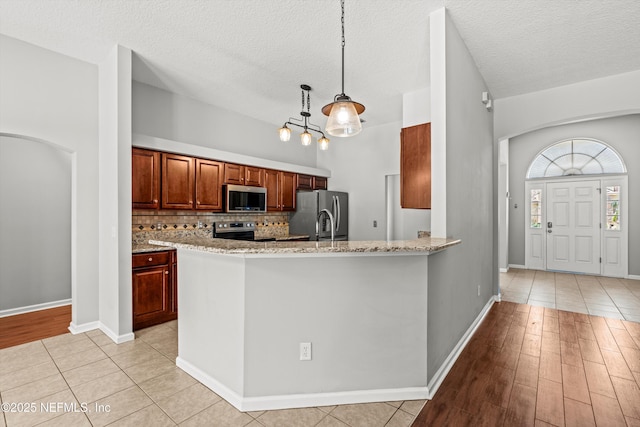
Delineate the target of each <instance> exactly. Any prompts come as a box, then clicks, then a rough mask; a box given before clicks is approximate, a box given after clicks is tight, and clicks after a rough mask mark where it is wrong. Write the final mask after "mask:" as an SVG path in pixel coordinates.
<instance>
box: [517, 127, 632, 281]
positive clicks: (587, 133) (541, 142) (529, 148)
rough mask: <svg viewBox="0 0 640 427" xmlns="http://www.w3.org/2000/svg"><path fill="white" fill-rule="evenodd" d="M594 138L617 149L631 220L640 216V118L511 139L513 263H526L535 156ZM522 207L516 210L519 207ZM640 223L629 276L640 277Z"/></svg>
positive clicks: (630, 234) (543, 130)
mask: <svg viewBox="0 0 640 427" xmlns="http://www.w3.org/2000/svg"><path fill="white" fill-rule="evenodd" d="M580 137H584V138H594V139H598V140H601V141H603V142H605V143H607V144H609V145H610V146H611V147H613V148H614V149H615V150H616V151H617V152H618V153H619V154H620V156H621V157H622V159H623V160H624V162H625V164H626V166H627V170H628V172H629V218H632V219H635V218H638V217H639V215H640V192H638V188H637V183H639V182H640V115H638V114H634V115H627V116H621V117H614V118H608V119H600V120H592V121H587V122H580V123H572V124H567V125H562V126H554V127H548V128H545V129H541V130H537V131H534V132H529V133H525V134H523V135H520V136H517V137H515V138H511V139H510V140H509V191H510V194H511V200H510V203H509V264H512V265H524V263H525V241H524V240H525V218H524V213H525V204H524V203H525V200H524V183H525V176H526V174H527V169H528V168H529V165H530V163H531V161H532V160H533V159H534V158H535V156H536V155H537V154H538V153H539V152H540V151H541V150H543V149H544V148H546V147H547V146H549V145H551V144H553V143H555V142H558V141H562V140H565V139H570V138H580ZM516 204H517V205H518V207H517V208H515V205H516ZM638 259H640V223H638V222H637V221H633V220H631V221H629V274H634V275H640V264H638V263H637V262H633V260H638Z"/></svg>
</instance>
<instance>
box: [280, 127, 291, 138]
mask: <svg viewBox="0 0 640 427" xmlns="http://www.w3.org/2000/svg"><path fill="white" fill-rule="evenodd" d="M278 132H279V133H280V141H282V142H287V141H288V140H289V139H290V138H291V129H289V128H288V127H287V125H284V126H282V127H281V128H280V129H278Z"/></svg>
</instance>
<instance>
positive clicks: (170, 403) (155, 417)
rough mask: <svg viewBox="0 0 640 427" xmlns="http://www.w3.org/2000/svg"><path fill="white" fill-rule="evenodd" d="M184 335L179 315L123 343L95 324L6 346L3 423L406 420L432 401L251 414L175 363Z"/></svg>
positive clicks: (1, 380)
mask: <svg viewBox="0 0 640 427" xmlns="http://www.w3.org/2000/svg"><path fill="white" fill-rule="evenodd" d="M177 336H178V334H177V322H175V321H174V322H168V323H165V324H162V325H158V326H154V327H151V328H147V329H143V330H141V331H138V332H137V333H136V338H137V339H136V340H134V341H130V342H127V343H123V344H119V345H116V344H114V343H113V342H112V341H111V340H110V339H109V338H108V337H107V336H106V335H104V334H103V333H102V332H101V331H99V330H95V331H90V332H87V333H84V334H78V335H71V334H64V335H59V336H56V337H52V338H47V339H44V340H41V341H34V342H31V343H28V344H23V345H19V346H15V347H10V348H6V349H3V350H0V400H1V403H2V405H3V409H6V405H9V409H14V410H15V412H12V411H11V410H10V411H3V413H0V427H5V426H9V427H13V426H32V425H41V426H65V427H67V426H105V425H110V426H136V427H138V426H154V427H155V426H175V425H181V426H248V427H263V426H278V427H286V426H301V427H302V426H303V427H307V426H320V427H332V426H343V427H344V426H351V427H358V426H366V427H370V426H393V427H402V426H405V427H406V426H409V425H411V423H412V422H413V420H414V419H415V417H416V415H417V414H418V413H419V412H420V410H421V409H422V406H423V405H424V403H425V401H424V400H419V401H418V400H416V401H404V402H402V401H400V402H384V403H366V404H358V405H341V406H328V407H318V408H305V409H290V410H280V411H259V412H244V413H243V412H240V411H238V410H236V409H235V408H234V407H233V406H231V405H230V404H228V403H227V402H226V401H225V400H224V399H222V398H220V396H218V395H217V394H215V393H214V392H212V391H211V390H209V389H208V388H206V387H205V386H203V385H202V384H200V383H199V382H198V381H196V380H195V379H193V378H192V377H191V376H189V375H187V374H186V373H184V372H183V371H182V370H180V369H179V368H177V367H176V366H175V358H176V355H177V352H178V340H177ZM25 404H27V405H25ZM85 405H86V406H85ZM85 409H86V412H85Z"/></svg>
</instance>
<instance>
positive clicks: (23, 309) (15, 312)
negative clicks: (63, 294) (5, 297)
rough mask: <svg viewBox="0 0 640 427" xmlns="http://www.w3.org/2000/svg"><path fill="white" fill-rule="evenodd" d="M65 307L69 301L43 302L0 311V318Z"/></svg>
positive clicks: (69, 303)
mask: <svg viewBox="0 0 640 427" xmlns="http://www.w3.org/2000/svg"><path fill="white" fill-rule="evenodd" d="M65 305H71V299H63V300H60V301H51V302H43V303H42V304H34V305H27V306H25V307H17V308H9V309H7V310H0V317H7V316H15V315H18V314H25V313H31V312H33V311H40V310H46V309H48V308H55V307H62V306H65Z"/></svg>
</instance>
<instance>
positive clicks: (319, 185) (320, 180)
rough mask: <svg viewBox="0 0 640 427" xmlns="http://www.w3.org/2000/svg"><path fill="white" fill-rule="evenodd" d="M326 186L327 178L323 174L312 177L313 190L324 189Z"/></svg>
mask: <svg viewBox="0 0 640 427" xmlns="http://www.w3.org/2000/svg"><path fill="white" fill-rule="evenodd" d="M327 188H328V186H327V178H325V177H323V176H314V177H313V189H314V190H326V189H327Z"/></svg>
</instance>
